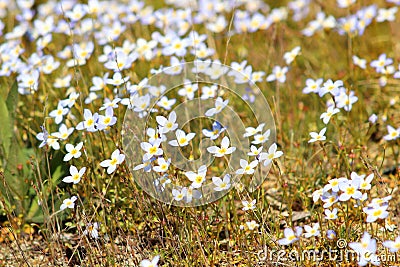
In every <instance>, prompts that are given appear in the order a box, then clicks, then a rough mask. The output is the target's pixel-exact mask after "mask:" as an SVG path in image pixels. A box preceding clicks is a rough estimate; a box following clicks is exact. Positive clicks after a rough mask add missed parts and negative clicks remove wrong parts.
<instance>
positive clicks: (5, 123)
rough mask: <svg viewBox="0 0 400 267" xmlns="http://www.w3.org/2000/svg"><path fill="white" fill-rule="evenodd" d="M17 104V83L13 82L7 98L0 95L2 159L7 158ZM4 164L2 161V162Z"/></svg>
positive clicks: (0, 146)
mask: <svg viewBox="0 0 400 267" xmlns="http://www.w3.org/2000/svg"><path fill="white" fill-rule="evenodd" d="M17 105H18V84H17V82H14V84H13V85H12V87H11V89H10V91H9V93H8V95H7V98H6V99H5V98H4V96H0V125H1V126H2V127H0V148H1V152H2V155H3V157H4V158H3V161H4V160H5V159H7V157H8V155H9V152H10V146H11V139H12V138H13V130H14V120H15V117H16V110H17ZM3 164H4V162H3Z"/></svg>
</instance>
